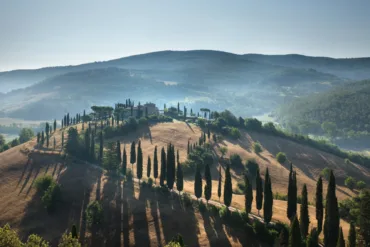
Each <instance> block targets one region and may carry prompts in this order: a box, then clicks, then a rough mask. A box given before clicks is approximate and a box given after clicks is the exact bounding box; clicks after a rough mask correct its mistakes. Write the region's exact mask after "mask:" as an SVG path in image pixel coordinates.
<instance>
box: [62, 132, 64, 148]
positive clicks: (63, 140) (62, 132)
mask: <svg viewBox="0 0 370 247" xmlns="http://www.w3.org/2000/svg"><path fill="white" fill-rule="evenodd" d="M63 148H64V131H62V149H63Z"/></svg>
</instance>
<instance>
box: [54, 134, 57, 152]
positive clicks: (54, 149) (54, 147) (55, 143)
mask: <svg viewBox="0 0 370 247" xmlns="http://www.w3.org/2000/svg"><path fill="white" fill-rule="evenodd" d="M56 145H57V143H56V140H55V136H54V143H53V146H54V150H55V146H56Z"/></svg>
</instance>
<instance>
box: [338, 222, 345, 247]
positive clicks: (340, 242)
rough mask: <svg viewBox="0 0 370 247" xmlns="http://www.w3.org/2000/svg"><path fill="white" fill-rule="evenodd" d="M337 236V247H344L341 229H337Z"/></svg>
mask: <svg viewBox="0 0 370 247" xmlns="http://www.w3.org/2000/svg"><path fill="white" fill-rule="evenodd" d="M338 235H339V236H338V241H337V247H346V242H345V241H344V237H343V231H342V227H339V232H338Z"/></svg>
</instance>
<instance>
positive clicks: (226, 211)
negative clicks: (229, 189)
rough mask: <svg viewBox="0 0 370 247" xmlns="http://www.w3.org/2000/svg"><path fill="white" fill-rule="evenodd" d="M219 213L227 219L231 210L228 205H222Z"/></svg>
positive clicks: (223, 218)
mask: <svg viewBox="0 0 370 247" xmlns="http://www.w3.org/2000/svg"><path fill="white" fill-rule="evenodd" d="M218 214H219V215H220V218H221V219H222V220H226V219H227V218H228V217H229V215H230V211H229V209H228V208H227V207H226V206H222V207H221V208H220V210H218Z"/></svg>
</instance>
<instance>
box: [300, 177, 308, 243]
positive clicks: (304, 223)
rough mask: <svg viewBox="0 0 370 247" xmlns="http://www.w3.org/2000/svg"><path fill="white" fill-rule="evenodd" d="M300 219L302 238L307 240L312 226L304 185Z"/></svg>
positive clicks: (304, 186)
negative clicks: (309, 228)
mask: <svg viewBox="0 0 370 247" xmlns="http://www.w3.org/2000/svg"><path fill="white" fill-rule="evenodd" d="M299 219H300V229H301V236H302V237H303V239H306V237H307V234H308V226H309V224H310V216H309V215H308V199H307V186H306V184H304V185H303V189H302V203H301V210H300V217H299Z"/></svg>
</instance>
